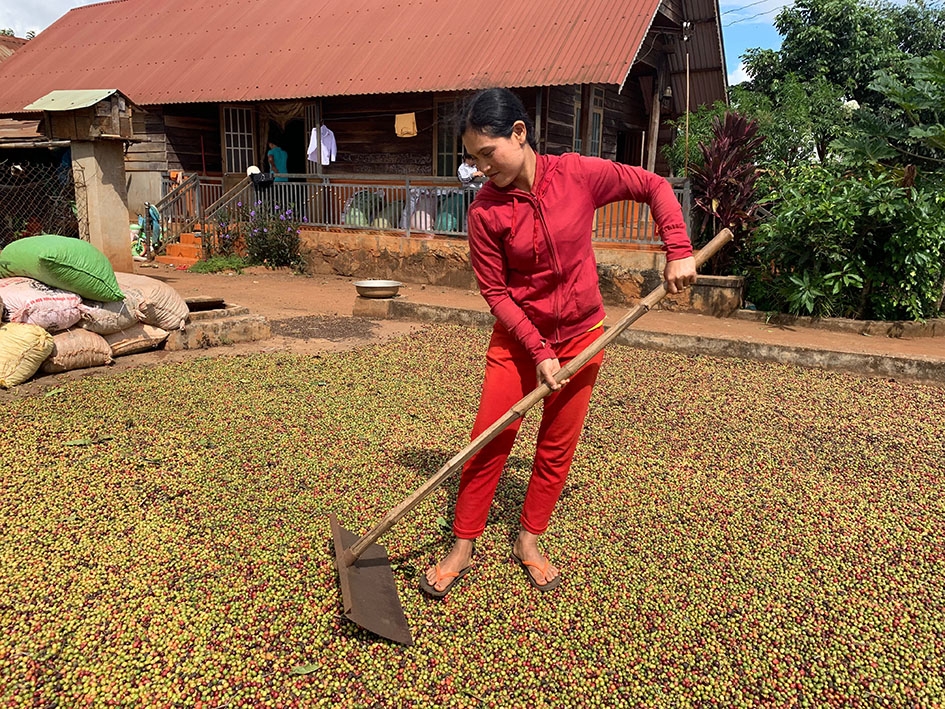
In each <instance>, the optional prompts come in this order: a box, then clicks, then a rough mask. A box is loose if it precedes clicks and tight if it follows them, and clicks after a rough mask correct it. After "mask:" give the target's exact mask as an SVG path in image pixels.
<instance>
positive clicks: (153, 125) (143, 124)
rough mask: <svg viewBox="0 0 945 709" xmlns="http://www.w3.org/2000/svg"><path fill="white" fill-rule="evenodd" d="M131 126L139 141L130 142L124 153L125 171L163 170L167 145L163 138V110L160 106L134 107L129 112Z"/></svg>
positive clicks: (165, 164)
mask: <svg viewBox="0 0 945 709" xmlns="http://www.w3.org/2000/svg"><path fill="white" fill-rule="evenodd" d="M131 128H132V131H133V132H134V136H135V138H136V139H138V140H144V142H140V143H131V144H130V145H129V146H128V151H127V152H126V153H125V171H126V172H164V171H166V170H167V147H166V145H165V138H164V111H163V109H162V108H161V107H160V106H154V107H150V108H148V109H141V108H136V109H133V110H132V114H131Z"/></svg>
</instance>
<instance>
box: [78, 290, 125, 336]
mask: <svg viewBox="0 0 945 709" xmlns="http://www.w3.org/2000/svg"><path fill="white" fill-rule="evenodd" d="M83 304H84V306H85V310H84V311H83V313H82V319H81V320H79V323H78V324H79V327H81V328H84V329H86V330H89V331H90V332H95V333H98V334H99V335H110V334H111V333H113V332H120V331H121V330H124V329H125V328H128V327H131V326H132V325H135V324H137V322H138V318H136V317H135V312H134V311H135V308H136V307H138V302H137V300H136V299H134V298H128V297H126V298H125V299H124V300H116V301H114V302H111V303H102V302H100V301H97V300H86V301H83Z"/></svg>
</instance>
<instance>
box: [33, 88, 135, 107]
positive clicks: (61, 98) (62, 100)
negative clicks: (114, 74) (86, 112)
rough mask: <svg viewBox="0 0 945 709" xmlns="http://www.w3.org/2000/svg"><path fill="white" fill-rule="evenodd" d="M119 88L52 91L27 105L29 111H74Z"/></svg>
mask: <svg viewBox="0 0 945 709" xmlns="http://www.w3.org/2000/svg"><path fill="white" fill-rule="evenodd" d="M116 91H118V89H76V90H72V91H50V92H49V93H48V94H46V95H45V96H43V97H42V98H39V99H37V100H35V101H33V103H31V104H29V105H27V106H25V107H24V108H26V109H27V110H29V111H72V110H75V109H76V108H88V107H89V106H92V105H93V104H96V103H98V102H99V101H102V100H103V99H106V98H108V97H109V96H111V95H112V94H113V93H115V92H116Z"/></svg>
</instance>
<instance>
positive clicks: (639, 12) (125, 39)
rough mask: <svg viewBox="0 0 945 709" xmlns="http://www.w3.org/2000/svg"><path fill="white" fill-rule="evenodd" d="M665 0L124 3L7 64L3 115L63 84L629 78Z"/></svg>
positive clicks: (370, 85) (227, 91) (329, 86)
mask: <svg viewBox="0 0 945 709" xmlns="http://www.w3.org/2000/svg"><path fill="white" fill-rule="evenodd" d="M660 1H661V0H634V1H633V2H627V0H580V1H575V0H532V2H524V3H522V2H517V3H507V2H503V3H497V2H490V1H489V0H207V1H203V0H201V1H200V2H194V0H161V1H160V2H154V1H153V0H115V1H114V2H105V3H100V4H97V5H88V6H85V7H80V8H76V9H74V10H71V11H70V12H68V13H67V14H66V15H64V16H63V17H62V18H60V19H59V20H58V21H57V22H56V23H54V24H53V25H51V26H50V27H49V28H48V29H46V30H45V31H43V32H41V33H40V34H39V35H38V36H37V37H36V38H35V39H32V40H30V41H29V42H28V43H27V44H26V46H25V47H23V48H22V49H21V50H20V51H18V52H17V53H16V54H15V55H14V56H13V57H11V58H10V59H9V60H8V61H7V62H4V64H3V65H2V66H0V87H2V88H0V113H13V112H17V111H21V110H22V108H23V107H24V106H26V105H27V104H29V103H31V102H32V101H35V100H36V99H38V98H40V97H41V96H44V95H45V94H47V93H49V92H50V91H53V90H56V89H88V88H101V87H117V88H118V89H119V90H120V91H121V92H122V93H124V94H125V95H126V96H128V97H129V98H130V99H131V100H132V101H134V102H135V103H137V104H139V105H144V106H147V105H155V104H166V103H190V102H201V103H203V102H228V101H257V100H268V99H293V98H307V97H318V96H337V95H367V94H383V93H401V92H436V91H451V90H468V89H477V88H481V87H486V86H512V87H522V86H555V85H568V84H584V83H600V84H616V85H620V84H622V83H623V81H624V78H625V77H626V75H627V72H628V71H629V70H630V66H631V64H632V62H633V59H634V57H635V56H636V53H637V51H638V49H639V47H640V44H641V42H642V41H643V38H644V36H645V35H646V32H647V29H648V27H649V26H650V22H651V21H652V18H653V16H654V14H655V13H656V10H657V8H658V7H659V4H660Z"/></svg>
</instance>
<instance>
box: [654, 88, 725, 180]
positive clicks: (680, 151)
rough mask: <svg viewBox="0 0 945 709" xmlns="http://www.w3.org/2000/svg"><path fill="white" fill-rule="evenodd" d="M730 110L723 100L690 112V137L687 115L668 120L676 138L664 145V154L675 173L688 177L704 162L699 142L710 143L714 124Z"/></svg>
mask: <svg viewBox="0 0 945 709" xmlns="http://www.w3.org/2000/svg"><path fill="white" fill-rule="evenodd" d="M727 111H729V107H728V106H727V105H726V104H725V102H723V101H716V102H715V104H714V105H712V106H699V108H698V109H696V110H695V111H693V112H691V113H690V114H689V123H688V130H689V134H688V139H687V135H686V128H687V125H686V116H685V115H683V117H682V118H680V119H679V120H676V121H668V124H669V125H670V126H672V127H673V128H674V129H675V138H674V139H673V142H672V143H670V144H669V145H664V146H663V156H664V157H665V158H666V160H667V162H669V166H670V169H671V170H672V171H673V174H674V175H680V176H682V177H688V176H689V171H691V170H692V168H693V167H695V166H698V165H701V164H702V153H701V152H700V151H699V143H705V144H708V143H709V142H710V141H711V140H712V124H713V122H714V121H715V119H717V118H721V117H722V116H724V115H725V113H726V112H727Z"/></svg>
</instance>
